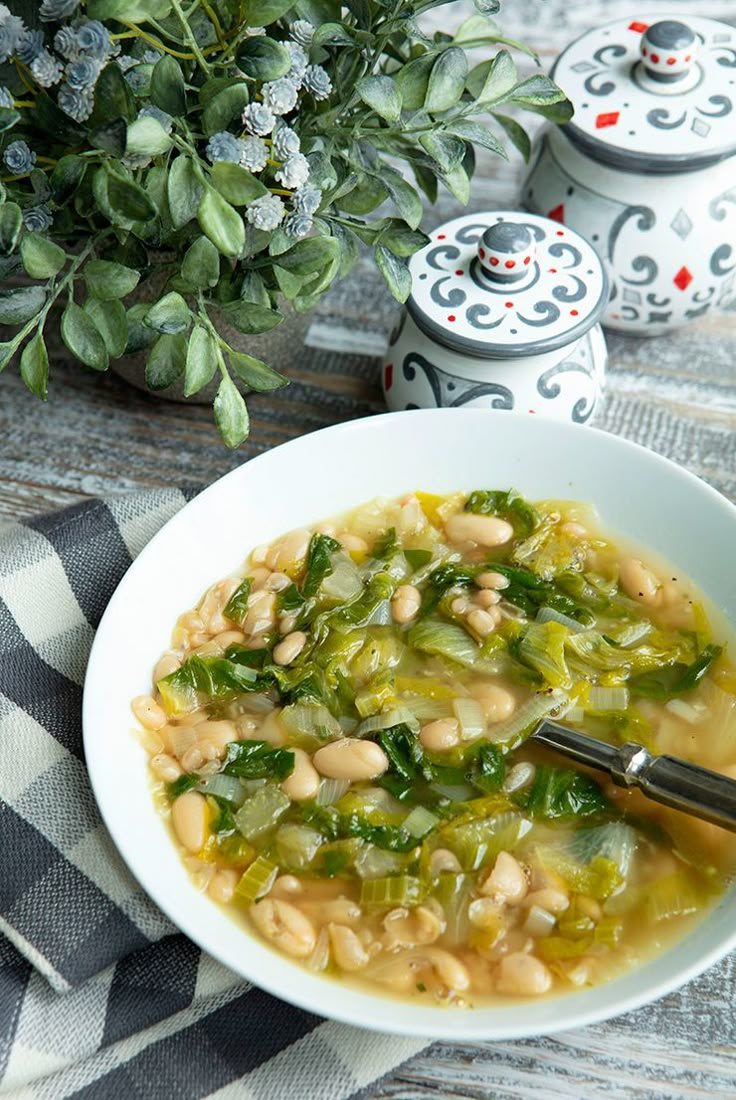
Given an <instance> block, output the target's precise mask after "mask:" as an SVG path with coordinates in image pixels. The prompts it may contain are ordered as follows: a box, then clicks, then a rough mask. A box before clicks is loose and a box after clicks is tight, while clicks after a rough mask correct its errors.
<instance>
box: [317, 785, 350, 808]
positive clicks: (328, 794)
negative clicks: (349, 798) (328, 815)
mask: <svg viewBox="0 0 736 1100" xmlns="http://www.w3.org/2000/svg"><path fill="white" fill-rule="evenodd" d="M349 787H350V780H349V779H323V780H322V782H321V783H320V785H319V790H318V791H317V797H316V799H315V802H316V803H317V805H318V806H331V805H332V803H333V802H339V801H340V799H341V798H342V796H343V795H344V794H345V792H346V791H347V790H348V788H349Z"/></svg>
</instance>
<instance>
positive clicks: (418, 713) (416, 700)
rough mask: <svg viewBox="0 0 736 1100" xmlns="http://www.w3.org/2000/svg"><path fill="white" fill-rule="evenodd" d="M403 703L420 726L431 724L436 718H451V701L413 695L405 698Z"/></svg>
mask: <svg viewBox="0 0 736 1100" xmlns="http://www.w3.org/2000/svg"><path fill="white" fill-rule="evenodd" d="M401 702H402V704H403V705H404V706H406V708H407V710H410V711H411V713H412V714H413V715H414V717H415V718H416V719H417V720H418V721H419V723H420V724H421V723H422V722H431V721H433V720H434V719H435V718H449V716H450V700H449V699H426V698H424V697H423V696H421V695H411V696H409V697H406V696H404V697H403V698H402V700H401Z"/></svg>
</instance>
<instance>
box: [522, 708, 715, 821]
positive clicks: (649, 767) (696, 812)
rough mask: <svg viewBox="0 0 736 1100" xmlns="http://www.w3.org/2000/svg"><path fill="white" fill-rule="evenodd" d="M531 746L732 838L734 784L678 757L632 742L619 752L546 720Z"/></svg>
mask: <svg viewBox="0 0 736 1100" xmlns="http://www.w3.org/2000/svg"><path fill="white" fill-rule="evenodd" d="M532 740H533V741H535V742H536V743H537V744H541V745H544V746H545V747H546V748H549V749H554V750H556V751H557V752H561V753H562V754H563V755H565V756H567V757H570V758H571V759H573V760H577V761H578V762H579V763H581V764H587V765H588V767H591V768H598V769H599V770H600V771H605V772H608V773H609V774H610V776H611V778H612V779H613V781H614V783H616V784H618V786H619V787H637V788H638V789H639V790H640V791H642V793H643V794H645V795H646V796H647V797H648V798H651V799H652V800H653V801H654V802H661V803H662V805H664V806H671V807H672V808H673V809H675V810H682V811H683V813H687V814H692V815H693V816H694V817H699V818H702V820H703V821H710V822H712V824H714V825H720V826H721V828H723V829H730V830H731V831H732V832H736V780H734V779H729V778H728V777H727V776H725V775H720V774H719V773H718V772H712V771H709V769H708V768H701V767H700V766H699V765H698V764H691V763H690V762H689V761H687V760H680V759H678V758H677V757H676V756H655V755H653V754H652V753H650V752H649V750H648V749H645V748H644V746H643V745H637V744H635V743H634V742H632V741H627V742H626V743H625V744H624V745H621V746H620V747H618V748H617V747H615V746H613V745H608V744H606V743H605V742H602V741H598V740H597V739H596V738H594V737H589V736H588V735H587V734H584V733H580V732H578V731H577V730H571V729H569V728H567V727H566V726H561V725H560V724H559V723H557V722H552V721H549V720H547V721H545V722H543V723H542V724H541V725H540V727H539V728H538V729H537V730H535V731H534V733H533V734H532Z"/></svg>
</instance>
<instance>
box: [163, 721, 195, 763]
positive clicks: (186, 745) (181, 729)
mask: <svg viewBox="0 0 736 1100" xmlns="http://www.w3.org/2000/svg"><path fill="white" fill-rule="evenodd" d="M169 741H170V743H171V751H172V753H173V754H174V756H177V757H182V756H183V755H184V753H185V752H186V751H187V749H191V747H192V745H196V744H197V734H196V732H195V731H194V730H193V729H192V727H191V726H172V727H171V731H170V733H169Z"/></svg>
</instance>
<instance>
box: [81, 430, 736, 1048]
mask: <svg viewBox="0 0 736 1100" xmlns="http://www.w3.org/2000/svg"><path fill="white" fill-rule="evenodd" d="M509 486H515V487H516V488H517V489H519V490H520V491H521V492H523V493H525V494H526V495H528V496H529V497H531V498H532V499H535V498H543V497H557V498H571V499H575V500H588V501H592V502H594V503H595V504H597V506H598V509H599V512H600V516H601V520H602V522H603V524H604V526H605V527H607V528H609V529H612V530H614V531H619V532H620V533H622V534H624V535H626V536H628V537H630V538H632V539H635V540H636V541H637V542H639V543H641V544H643V545H644V546H645V547H650V548H651V549H652V550H654V551H656V552H657V553H659V554H661V555H664V556H665V557H666V558H667V559H668V560H669V561H671V562H672V564H673V565H676V566H677V567H678V569H680V570H684V571H685V572H686V573H687V574H688V575H689V576H690V577H691V578H692V580H694V581H695V583H696V584H697V585H698V586H699V587H700V588H701V590H703V591H704V592H705V593H706V594H707V595H708V596H709V597H710V598H711V599H712V600H713V601H714V603H715V604H716V605H717V606H718V607H720V608H721V609H723V611H724V612H725V614H726V617H727V618H728V619H729V620H730V621H731V622H736V574H735V573H734V570H733V563H732V550H733V546H734V544H735V543H736V508H734V507H733V505H731V504H729V503H728V502H727V501H726V500H725V499H724V498H723V497H721V496H720V495H719V494H718V493H717V492H715V491H714V490H713V489H711V488H709V487H708V486H707V485H705V484H704V483H703V482H702V481H699V480H698V479H697V478H695V477H694V476H692V475H691V474H689V473H687V472H685V471H684V470H681V469H679V468H678V467H677V466H675V465H674V464H672V463H670V462H668V461H667V460H665V459H663V458H660V457H659V456H658V455H655V454H653V453H652V452H650V451H647V450H645V449H643V448H642V447H638V446H636V445H634V444H632V443H628V442H626V441H624V440H621V439H617V438H615V437H614V436H612V435H608V434H606V433H604V432H601V431H597V430H595V429H591V428H582V427H579V426H575V425H571V424H564V423H556V422H552V421H542V420H533V419H532V418H526V417H517V416H513V415H511V416H509V415H508V414H507V413H503V412H488V411H480V410H468V409H441V410H425V411H417V412H407V413H394V414H390V415H384V416H377V417H373V418H370V419H366V420H359V421H354V422H352V423H349V424H343V425H339V426H336V427H332V428H326V429H324V430H323V431H319V432H315V433H314V434H313V435H308V436H303V437H302V438H301V439H297V440H295V441H293V442H291V443H287V444H285V445H283V446H281V447H277V448H276V449H275V450H273V451H269V452H268V453H267V454H264V455H261V456H260V457H259V458H255V459H252V460H251V461H250V462H248V463H246V464H245V465H243V466H241V467H239V468H238V469H237V470H233V471H232V473H230V474H228V475H227V476H226V477H223V478H222V479H221V480H220V481H217V482H215V484H214V485H212V486H210V488H209V489H207V490H206V491H205V492H203V493H202V494H201V495H200V496H198V497H197V498H196V499H195V500H193V501H192V502H191V503H190V504H188V505H187V506H186V507H185V508H184V509H182V511H181V512H180V513H179V514H178V515H177V516H175V517H174V518H173V519H172V520H171V521H170V522H169V523H167V524H166V526H165V527H164V528H163V529H162V530H161V531H160V532H159V533H158V534H157V535H156V536H155V538H153V539H152V540H151V542H150V543H149V544H148V546H147V547H146V548H145V550H144V551H143V552H142V553H141V554H140V556H139V557H138V558H137V560H136V561H135V562H134V563H133V565H132V566H131V568H130V570H129V571H128V573H127V574H126V576H125V578H124V579H123V581H122V582H121V584H120V586H119V587H118V589H117V591H116V592H115V594H114V595H113V597H112V599H111V601H110V603H109V605H108V608H107V611H106V612H105V615H104V617H103V619H102V622H101V623H100V626H99V629H98V631H97V637H96V639H95V643H94V646H93V648H92V654H91V657H90V662H89V668H88V671H87V680H86V684H85V693H84V743H85V750H86V754H87V764H88V767H89V773H90V778H91V781H92V786H93V788H94V792H95V795H96V796H97V801H98V803H99V806H100V810H101V813H102V817H103V819H104V821H105V824H106V825H107V827H108V829H109V830H110V833H111V834H112V837H113V839H114V841H115V843H116V844H117V846H118V848H119V850H120V852H121V853H122V856H123V858H124V859H125V861H126V862H127V864H128V866H129V867H130V869H131V871H132V872H133V874H134V875H135V876H136V877H137V879H138V880H139V882H140V883H141V884H142V886H143V887H144V889H145V890H146V891H147V892H148V893H149V894H150V896H151V897H152V898H153V899H154V900H155V901H156V902H157V904H158V905H159V906H160V907H161V909H162V910H163V911H164V912H165V913H166V914H167V916H168V917H169V918H170V919H171V920H172V921H173V922H174V923H175V924H177V925H178V926H179V928H181V929H182V931H183V932H185V933H186V934H187V935H188V936H190V937H191V939H192V940H194V941H195V943H197V944H199V945H200V947H202V948H203V949H204V950H205V951H207V952H209V954H210V955H212V956H214V957H215V958H216V959H219V960H220V962H222V963H224V964H225V965H226V966H229V967H230V968H231V969H232V970H234V971H236V972H237V973H238V974H240V975H242V976H243V977H244V978H248V979H250V980H251V981H253V982H255V983H257V984H258V985H259V986H261V987H262V988H264V989H267V990H268V991H269V992H271V993H274V994H276V995H277V996H279V997H282V998H283V999H284V1000H287V1001H291V1002H293V1003H294V1004H297V1005H301V1006H302V1007H303V1008H306V1009H308V1010H311V1011H313V1012H315V1013H318V1014H319V1015H323V1016H325V1015H326V1016H331V1017H334V1018H335V1019H338V1020H344V1021H347V1022H349V1023H353V1024H358V1025H361V1026H363V1027H368V1028H374V1029H376V1030H379V1031H384V1032H385V1031H391V1032H396V1033H401V1034H405V1035H421V1036H435V1037H442V1038H446V1039H457V1040H463V1039H465V1040H467V1039H509V1038H518V1037H523V1036H533V1035H540V1034H549V1033H550V1032H554V1031H560V1030H563V1029H567V1028H571V1027H577V1026H580V1025H582V1024H588V1023H592V1022H594V1021H597V1020H602V1019H605V1018H607V1017H609V1016H614V1015H616V1014H618V1013H621V1012H625V1011H627V1010H629V1009H632V1008H636V1007H637V1006H639V1005H641V1004H644V1003H645V1002H647V1001H652V1000H654V999H655V998H657V997H661V996H662V995H663V994H665V993H668V992H669V991H670V990H672V989H674V988H676V987H677V986H679V985H681V984H682V983H683V982H685V981H688V980H689V979H691V978H693V977H695V976H696V975H697V974H699V973H700V972H701V971H703V970H704V969H705V968H706V967H708V966H710V965H711V964H712V963H714V962H716V961H717V960H718V959H719V958H720V957H721V956H723V955H724V954H725V953H726V952H727V951H729V950H730V949H731V948H732V947H734V946H735V945H736V897H735V896H734V894H733V892H731V893H730V894H728V895H727V896H726V897H725V898H724V899H723V900H722V902H721V903H720V904H719V905H718V907H717V908H716V909H715V910H714V911H713V912H712V913H711V914H710V915H709V916H708V917H707V918H706V919H705V920H704V921H703V922H702V923H701V924H700V925H699V926H698V927H697V928H696V929H695V930H694V931H693V932H692V933H691V934H690V935H688V936H687V937H686V938H685V939H684V940H682V941H681V942H680V943H678V944H677V945H676V946H674V947H673V948H671V949H670V950H669V951H667V952H666V953H665V954H664V955H662V956H660V957H659V958H657V959H655V960H653V961H652V962H650V963H648V964H647V965H645V966H643V967H641V968H640V969H638V970H636V971H634V972H632V973H629V974H627V975H625V976H624V977H622V978H619V979H617V980H615V981H612V982H610V983H608V984H607V985H603V986H599V987H598V988H595V989H591V990H586V991H584V992H576V993H571V994H567V995H563V996H559V997H556V998H553V999H550V1000H543V1001H539V1002H536V1001H528V1002H524V1003H518V1002H514V1003H509V1004H508V1005H505V1004H504V1005H502V1006H500V1007H488V1008H478V1009H475V1010H473V1011H464V1010H461V1009H447V1008H439V1007H429V1006H426V1007H425V1006H417V1005H414V1004H409V1003H406V1002H402V1001H400V1000H394V999H391V998H390V997H381V996H373V995H370V994H367V993H363V992H358V991H356V990H354V989H351V988H350V986H349V985H342V984H341V983H340V982H338V981H335V980H332V979H326V978H322V977H319V976H317V975H314V974H311V973H308V972H307V971H306V970H304V969H302V968H301V967H299V966H298V965H295V964H293V963H291V962H289V961H288V960H287V959H285V958H283V957H282V956H280V955H278V954H276V953H275V952H273V951H271V950H270V949H269V948H268V947H266V946H264V945H263V944H262V943H260V942H258V941H257V940H256V939H255V938H253V937H252V936H251V935H250V934H249V933H248V932H247V931H246V930H245V929H244V928H243V927H241V926H239V924H238V923H236V921H235V920H233V919H231V918H230V917H229V916H228V915H227V914H226V912H224V911H223V910H222V909H220V908H218V906H216V905H215V904H214V903H213V902H212V901H210V900H209V899H208V898H207V897H206V896H203V895H201V894H200V893H198V892H197V890H196V889H195V888H194V886H193V885H192V883H191V881H190V879H189V877H188V875H187V873H186V871H185V870H184V867H183V866H182V863H181V861H180V858H179V855H178V853H177V852H176V850H175V849H174V846H173V844H172V841H171V839H170V837H169V834H168V832H167V830H166V827H165V825H164V823H163V821H162V820H161V818H160V817H159V816H158V814H157V813H156V811H155V809H154V806H153V801H152V798H151V794H150V789H149V783H148V775H147V767H146V759H147V757H146V754H145V752H144V750H143V749H142V748H141V746H140V745H139V744H138V743H137V741H136V739H135V738H134V736H133V735H132V734H131V726H132V725H133V721H132V717H131V712H130V700H131V699H132V698H133V696H135V695H138V694H140V693H143V692H146V691H148V690H150V677H151V669H152V668H153V665H154V663H155V661H156V659H157V658H158V656H159V655H160V653H161V651H162V650H163V649H165V648H166V647H167V645H168V644H169V639H170V634H171V629H172V626H173V624H174V621H175V620H176V618H177V616H178V615H179V614H180V613H181V612H182V611H184V610H185V609H187V608H189V607H191V606H192V605H193V604H194V603H195V602H196V601H197V599H198V598H199V597H200V596H201V594H202V592H203V591H204V589H205V588H206V587H207V586H208V585H209V584H210V583H211V582H212V581H214V580H216V579H218V578H219V577H221V576H224V575H226V574H227V573H229V572H230V571H232V570H233V569H234V568H236V567H237V566H238V565H239V564H240V563H241V562H242V561H243V560H244V558H245V556H246V554H247V552H248V551H249V550H250V549H251V548H252V547H253V546H254V545H256V544H258V543H262V542H267V541H269V540H271V539H272V538H274V537H275V536H276V535H279V534H280V533H282V532H283V531H286V530H289V529H291V528H293V527H297V526H299V525H301V524H305V523H309V522H310V521H316V520H319V519H322V518H324V517H326V516H329V515H332V514H334V513H339V512H341V511H344V510H346V509H348V508H350V507H352V506H354V505H356V504H359V503H360V502H361V501H364V500H368V499H369V498H371V497H374V496H378V495H386V496H396V495H398V494H400V493H403V492H406V491H408V490H412V489H417V488H421V489H425V490H428V491H430V492H438V493H448V492H451V491H454V490H457V489H466V490H470V489H473V488H507V487H509Z"/></svg>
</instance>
